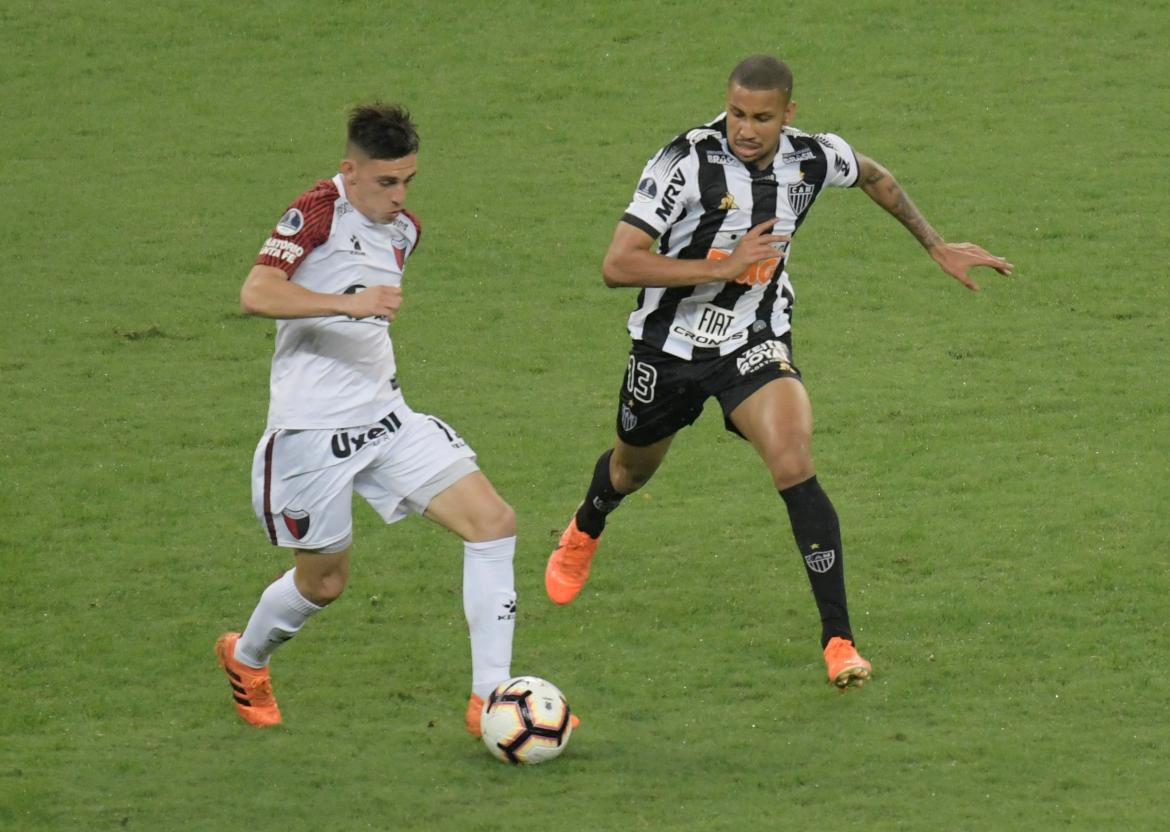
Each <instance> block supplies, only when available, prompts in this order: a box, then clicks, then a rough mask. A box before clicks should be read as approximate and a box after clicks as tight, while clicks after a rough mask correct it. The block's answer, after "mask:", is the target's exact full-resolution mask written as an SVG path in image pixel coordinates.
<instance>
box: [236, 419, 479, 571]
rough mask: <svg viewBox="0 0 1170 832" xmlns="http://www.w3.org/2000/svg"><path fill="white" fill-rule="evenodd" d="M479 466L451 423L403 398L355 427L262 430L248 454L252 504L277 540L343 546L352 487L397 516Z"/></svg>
mask: <svg viewBox="0 0 1170 832" xmlns="http://www.w3.org/2000/svg"><path fill="white" fill-rule="evenodd" d="M477 470H479V469H478V468H477V466H476V464H475V452H474V451H473V450H471V448H469V447H468V446H467V443H466V442H464V441H463V439H462V438H461V437H460V436H459V434H457V433H456V432H455V431H454V430H453V429H452V428H451V427H450V426H449V425H447V424H446V423H445V422H443V421H442V420H440V419H438V418H436V417H434V416H428V415H426V414H425V413H415V412H414V411H413V410H411V409H410V408H409V407H407V406H406V405H405V404H400V405H398V406H397V407H395V408H394V410H393V411H391V412H390V413H388V414H386V416H385V417H384V418H383V419H381V420H379V421H378V422H375V423H374V424H372V425H366V426H364V427H360V428H347V429H342V430H283V429H277V430H269V431H267V432H265V434H264V436H263V437H261V439H260V444H259V445H257V446H256V455H255V456H254V457H253V459H252V506H253V508H255V510H256V516H257V517H258V518H259V520H260V523H261V524H262V525H263V527H264V530H265V531H266V532H267V533H268V539H269V540H270V541H271V542H272V544H273V545H274V546H288V547H291V548H295V549H306V550H322V551H326V552H328V551H341V550H342V549H344V548H345V547H346V546H347V545H348V543H349V541H350V539H351V538H352V535H353V492H354V491H357V493H358V494H360V495H362V497H364V498H365V499H366V502H368V503H369V504H370V505H371V506H373V508H374V510H375V511H377V512H378V514H380V515H381V516H382V519H383V520H385V521H386V522H387V523H394V522H395V521H398V520H401V519H402V518H403V517H406V516H407V515H409V514H410V513H411V512H417V513H419V514H422V513H423V512H424V511H426V508H427V505H428V504H429V503H430V501H431V500H432V499H434V497H435V496H436V495H437V494H439V493H440V492H441V491H443V490H445V489H446V488H448V487H449V486H451V485H453V484H454V483H455V482H457V481H458V480H460V479H462V478H463V477H465V476H467V475H468V474H470V473H472V472H473V471H477Z"/></svg>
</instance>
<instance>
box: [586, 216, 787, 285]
mask: <svg viewBox="0 0 1170 832" xmlns="http://www.w3.org/2000/svg"><path fill="white" fill-rule="evenodd" d="M775 224H776V220H774V219H771V220H765V221H764V222H762V223H760V224H759V225H757V226H756V227H755V228H753V229H752V230H751V231H749V232H748V233H747V234H745V235H744V237H743V239H742V240H740V241H739V245H737V246H736V247H735V249H734V250H733V251H732V252H731V255H730V256H728V257H726V258H724V259H722V260H679V259H677V258H674V257H667V256H665V255H662V254H658V253H657V252H654V251H651V250H650V249H651V247H652V246H653V245H654V242H655V240H654V238H653V237H651V236H650V235H649V234H647V233H646V232H645V231H643V230H642V229H641V228H639V227H637V226H635V225H633V224H631V223H627V222H625V221H622V222H619V223H618V225H617V228H616V229H615V230H614V232H613V240H612V241H610V244H609V250H608V251H606V253H605V260H603V261H602V264H601V274H602V277H603V279H604V280H605V285H606V286H609V287H617V286H657V287H665V288H670V287H674V286H697V285H698V284H700V283H711V282H712V281H719V280H722V281H731V280H735V279H736V278H738V277H739V276H740V275H742V274H743V273H744V272H745V271H746V270H747V269H748V268H749V267H750V266H751V265H752V264H753V263H756V262H759V261H761V260H768V259H771V258H774V257H775V256H776V249H775V248H773V247H772V246H773V243H782V242H786V241H787V240H788V237H786V236H784V235H782V234H768V233H766V232H767V231H769V230H770V229H771V227H772V226H773V225H775Z"/></svg>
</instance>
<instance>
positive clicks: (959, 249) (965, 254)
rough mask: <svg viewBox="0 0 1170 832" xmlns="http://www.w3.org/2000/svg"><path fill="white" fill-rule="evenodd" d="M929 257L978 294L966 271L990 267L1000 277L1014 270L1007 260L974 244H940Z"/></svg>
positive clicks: (932, 250) (976, 286) (975, 284)
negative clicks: (973, 268)
mask: <svg viewBox="0 0 1170 832" xmlns="http://www.w3.org/2000/svg"><path fill="white" fill-rule="evenodd" d="M930 256H931V257H933V258H934V260H935V262H936V263H938V264H939V266H941V267H942V270H943V271H944V272H946V273H947V274H949V275H950V276H951V277H953V278H954V279H955V280H957V281H959V282H960V283H962V284H963V285H964V286H966V287H967V288H968V289H970V290H971V291H972V292H978V291H979V289H980V287H979V284H978V283H976V282H975V281H974V280H972V279H971V278H970V277H968V276H967V270H968V269H970V268H972V267H974V266H990V267H991V268H993V269H995V270H996V271H997V272H999V273H1000V274H1002V275H1010V274H1011V273H1012V269H1013V268H1015V267H1014V266H1013V265H1012V264H1011V263H1009V262H1008V261H1007V260H1004V259H1003V258H1002V257H996V256H995V255H994V254H990V253H988V252H987V251H986V250H985V249H983V248H982V247H980V246H977V245H975V244H974V243H940V244H938V245H936V246H934V247H933V248H932V249H930Z"/></svg>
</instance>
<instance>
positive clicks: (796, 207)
mask: <svg viewBox="0 0 1170 832" xmlns="http://www.w3.org/2000/svg"><path fill="white" fill-rule="evenodd" d="M816 192H817V189H816V187H815V186H814V185H812V184H811V183H808V182H793V183H792V184H791V185H789V186H788V204H789V205H791V206H792V211H793V213H795V214H796V215H797V216H800V215H801V214H803V213H804V212H805V211H807V210H808V206H809V205H811V204H812V201H813V197H814V196H816Z"/></svg>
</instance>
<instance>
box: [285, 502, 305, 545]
mask: <svg viewBox="0 0 1170 832" xmlns="http://www.w3.org/2000/svg"><path fill="white" fill-rule="evenodd" d="M280 516H281V517H282V518H283V519H284V525H285V527H287V528H288V533H289V534H291V535H292V536H293V537H295V538H296V539H297V540H301V539H302V538H304V536H305V535H307V534H308V533H309V512H307V511H300V510H299V509H287V508H286V509H285V510H284V511H282V512H281V513H280Z"/></svg>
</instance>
